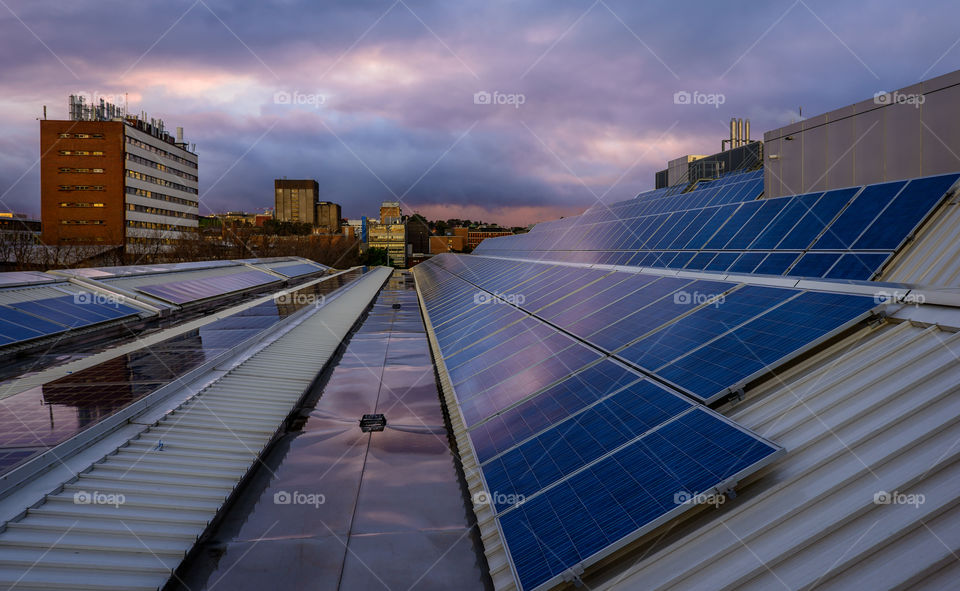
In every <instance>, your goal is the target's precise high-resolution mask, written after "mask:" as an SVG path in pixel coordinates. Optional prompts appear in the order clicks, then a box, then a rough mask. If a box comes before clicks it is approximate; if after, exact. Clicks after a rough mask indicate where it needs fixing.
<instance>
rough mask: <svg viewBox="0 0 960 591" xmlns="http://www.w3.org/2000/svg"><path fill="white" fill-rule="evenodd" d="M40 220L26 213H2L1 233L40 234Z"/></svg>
mask: <svg viewBox="0 0 960 591" xmlns="http://www.w3.org/2000/svg"><path fill="white" fill-rule="evenodd" d="M40 228H41V224H40V220H38V219H36V218H33V217H31V216H29V215H27V214H25V213H13V212H8V211H0V232H28V233H31V234H39V233H40Z"/></svg>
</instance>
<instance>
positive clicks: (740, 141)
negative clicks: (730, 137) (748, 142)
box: [737, 119, 743, 147]
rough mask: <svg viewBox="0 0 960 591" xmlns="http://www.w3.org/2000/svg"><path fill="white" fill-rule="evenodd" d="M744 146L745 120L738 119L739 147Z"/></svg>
mask: <svg viewBox="0 0 960 591" xmlns="http://www.w3.org/2000/svg"><path fill="white" fill-rule="evenodd" d="M742 145H743V119H737V147H740V146H742Z"/></svg>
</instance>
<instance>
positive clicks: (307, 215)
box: [273, 179, 320, 226]
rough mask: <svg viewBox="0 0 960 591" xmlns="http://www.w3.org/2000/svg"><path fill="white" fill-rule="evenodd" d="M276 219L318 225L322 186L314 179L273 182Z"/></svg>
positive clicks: (278, 180)
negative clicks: (318, 206) (318, 208)
mask: <svg viewBox="0 0 960 591" xmlns="http://www.w3.org/2000/svg"><path fill="white" fill-rule="evenodd" d="M273 190H274V208H273V215H274V219H275V220H277V221H278V222H292V223H296V224H310V225H311V226H316V225H317V205H318V204H319V203H320V185H319V183H317V181H315V180H313V179H276V180H274V181H273Z"/></svg>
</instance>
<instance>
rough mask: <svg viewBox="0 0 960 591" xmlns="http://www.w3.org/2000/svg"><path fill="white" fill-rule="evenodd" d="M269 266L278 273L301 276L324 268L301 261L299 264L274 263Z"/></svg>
mask: <svg viewBox="0 0 960 591" xmlns="http://www.w3.org/2000/svg"><path fill="white" fill-rule="evenodd" d="M267 268H268V269H270V270H271V271H274V272H276V273H280V274H281V275H286V276H287V277H300V276H302V275H309V274H310V273H317V272H320V271H323V270H324V269H323V268H322V267H318V266H316V265H310V264H307V263H300V264H298V265H274V266H272V267H267Z"/></svg>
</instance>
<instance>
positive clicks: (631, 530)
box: [499, 409, 778, 590]
mask: <svg viewBox="0 0 960 591" xmlns="http://www.w3.org/2000/svg"><path fill="white" fill-rule="evenodd" d="M777 451H778V450H777V448H776V447H774V446H773V445H771V444H769V443H766V442H764V441H762V440H760V439H758V438H756V437H755V436H753V435H750V434H748V433H745V432H744V431H742V430H740V429H738V428H736V427H733V426H731V425H730V424H728V423H726V422H724V421H722V420H719V419H717V418H716V417H715V416H714V415H712V414H711V413H709V412H707V411H705V410H702V409H694V410H692V411H690V412H687V413H685V414H683V415H681V416H680V417H677V418H676V419H674V420H672V421H670V422H669V423H666V424H664V425H663V426H661V427H660V428H659V429H657V430H656V431H654V432H652V433H650V434H648V435H646V436H644V437H641V438H640V439H639V440H637V441H636V442H634V443H632V444H631V445H629V446H626V447H624V448H623V449H621V450H619V451H617V452H616V453H614V454H613V455H611V456H608V457H606V458H605V459H602V460H600V461H598V462H595V463H594V464H592V465H590V466H589V467H588V468H586V469H584V470H582V471H580V472H578V473H576V474H574V475H572V476H570V477H568V478H567V479H565V480H563V481H561V482H560V483H558V484H556V485H554V486H553V487H552V488H550V489H548V490H545V491H541V492H539V493H537V494H536V495H534V496H533V497H531V498H528V499H526V500H525V502H524V503H522V504H520V505H516V506H514V507H513V508H512V509H511V510H509V511H506V512H504V513H502V514H501V515H500V516H499V521H500V525H501V528H502V530H503V535H504V538H505V541H506V545H507V548H508V551H509V554H510V556H511V558H512V562H513V565H514V567H515V569H516V572H517V575H518V578H519V581H520V585H521V587H522V589H524V590H530V589H534V588H536V587H538V586H539V585H542V584H544V583H546V582H548V581H550V580H551V579H553V578H554V577H556V576H557V575H559V574H561V573H562V572H564V571H565V570H567V569H569V568H570V567H571V566H573V565H577V564H582V563H589V562H590V561H591V559H594V558H595V557H596V556H597V555H598V554H599V553H600V552H601V551H602V550H603V549H604V548H606V547H607V546H610V545H611V544H614V543H617V542H619V541H621V540H623V539H625V538H635V537H637V536H638V535H639V534H641V533H642V532H644V531H649V530H650V529H652V528H653V527H655V526H656V525H657V524H659V523H660V522H662V521H664V520H666V519H668V518H669V517H670V516H672V514H675V513H679V512H680V511H682V510H683V509H684V508H685V506H684V505H682V499H683V498H686V497H684V496H683V495H685V494H686V495H695V494H700V493H704V492H707V491H709V490H711V489H712V487H714V486H717V485H718V484H720V483H722V482H723V481H725V480H726V479H728V478H731V477H735V476H736V475H738V474H741V473H743V472H748V471H750V470H751V469H754V467H755V466H757V465H758V464H760V463H761V462H763V461H764V460H765V459H768V458H770V457H772V456H773V455H774V454H776V453H777ZM653 483H656V485H655V486H654V485H653ZM678 500H679V501H680V502H679V503H678Z"/></svg>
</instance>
